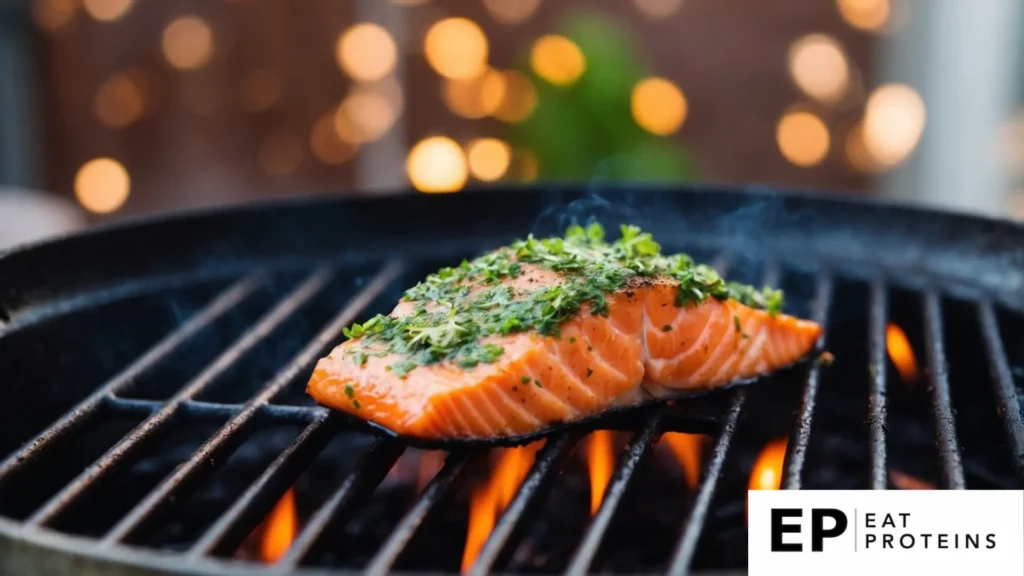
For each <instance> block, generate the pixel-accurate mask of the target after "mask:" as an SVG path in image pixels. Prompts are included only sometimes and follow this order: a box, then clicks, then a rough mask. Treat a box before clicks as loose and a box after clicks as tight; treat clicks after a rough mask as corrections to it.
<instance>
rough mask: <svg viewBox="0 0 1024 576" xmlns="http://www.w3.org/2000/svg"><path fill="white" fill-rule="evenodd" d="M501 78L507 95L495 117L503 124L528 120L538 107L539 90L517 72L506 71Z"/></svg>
mask: <svg viewBox="0 0 1024 576" xmlns="http://www.w3.org/2000/svg"><path fill="white" fill-rule="evenodd" d="M501 77H502V78H503V79H504V85H505V93H504V97H503V98H502V100H501V104H500V105H498V109H497V110H495V111H494V116H495V117H496V118H498V119H499V120H502V121H503V122H522V121H523V120H526V119H527V118H529V117H530V114H532V113H533V110H534V108H536V107H537V88H536V87H534V85H533V82H530V79H529V78H527V77H526V75H524V74H523V73H522V72H519V71H517V70H505V71H504V72H502V73H501Z"/></svg>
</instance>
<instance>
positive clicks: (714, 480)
mask: <svg viewBox="0 0 1024 576" xmlns="http://www.w3.org/2000/svg"><path fill="white" fill-rule="evenodd" d="M746 398H747V391H746V390H743V389H742V388H741V389H739V390H736V392H734V393H733V395H732V403H731V404H730V406H729V412H728V413H727V414H726V417H725V422H724V423H723V424H722V430H721V432H719V434H718V438H717V439H716V440H715V446H714V449H713V450H712V453H711V460H710V461H709V462H708V465H707V468H705V469H704V475H703V478H702V481H701V483H700V486H699V487H698V488H697V496H696V497H695V498H694V500H693V509H692V510H690V516H689V517H688V518H687V519H686V523H685V524H684V525H683V532H682V534H681V535H680V537H679V544H678V545H677V546H676V550H675V552H674V553H673V554H672V562H671V563H670V564H669V569H668V573H669V574H686V573H688V572H689V570H690V563H691V562H692V561H693V554H694V552H696V551H697V543H698V542H699V541H700V535H701V533H702V532H703V531H704V523H705V522H706V521H707V516H708V510H709V509H710V508H711V500H712V498H714V496H715V489H716V488H717V487H718V481H719V479H720V478H721V477H722V470H724V469H725V459H726V457H727V456H728V455H729V446H730V445H731V444H732V438H733V436H735V435H736V425H737V423H739V419H740V412H742V411H743V403H744V402H745V401H746Z"/></svg>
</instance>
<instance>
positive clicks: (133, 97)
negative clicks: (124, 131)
mask: <svg viewBox="0 0 1024 576" xmlns="http://www.w3.org/2000/svg"><path fill="white" fill-rule="evenodd" d="M145 86H146V84H145V77H143V75H142V73H140V72H138V71H136V70H125V71H121V72H117V73H116V74H113V75H112V76H110V78H108V79H107V80H106V81H105V82H104V83H103V84H102V85H101V86H100V89H99V90H98V91H97V92H96V97H95V99H94V100H93V111H94V112H95V114H96V118H97V119H98V120H99V121H100V123H102V124H104V125H105V126H109V127H111V128H123V127H125V126H128V125H129V124H132V123H133V122H135V121H137V120H138V119H139V118H140V117H141V116H142V114H143V112H145V109H146V90H145Z"/></svg>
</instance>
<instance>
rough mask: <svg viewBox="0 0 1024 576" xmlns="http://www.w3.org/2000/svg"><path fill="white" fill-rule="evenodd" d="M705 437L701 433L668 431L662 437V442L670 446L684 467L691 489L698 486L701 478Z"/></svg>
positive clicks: (684, 474) (669, 448)
mask: <svg viewBox="0 0 1024 576" xmlns="http://www.w3.org/2000/svg"><path fill="white" fill-rule="evenodd" d="M703 441H704V440H703V437H702V436H701V435H700V434H683V433H681V432H666V433H665V434H663V435H662V437H661V444H662V445H664V446H665V447H667V448H668V450H669V452H671V453H672V456H674V457H675V459H676V462H678V463H679V467H680V468H682V469H683V476H685V477H686V484H687V486H689V487H690V489H691V490H693V489H694V488H696V487H697V480H698V479H699V478H700V459H701V450H702V443H703Z"/></svg>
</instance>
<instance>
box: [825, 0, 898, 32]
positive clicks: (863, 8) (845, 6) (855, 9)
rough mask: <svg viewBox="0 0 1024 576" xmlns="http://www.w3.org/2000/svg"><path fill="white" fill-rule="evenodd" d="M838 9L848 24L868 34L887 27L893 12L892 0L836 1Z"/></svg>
mask: <svg viewBox="0 0 1024 576" xmlns="http://www.w3.org/2000/svg"><path fill="white" fill-rule="evenodd" d="M836 8H837V9H838V10H839V15H840V16H842V17H843V20H845V21H846V23H847V24H849V25H850V26H852V27H854V28H856V29H858V30H864V31H866V32H877V31H879V30H881V29H882V28H883V27H885V25H886V23H887V22H888V21H889V14H890V12H891V11H892V7H891V6H890V0H836Z"/></svg>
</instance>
